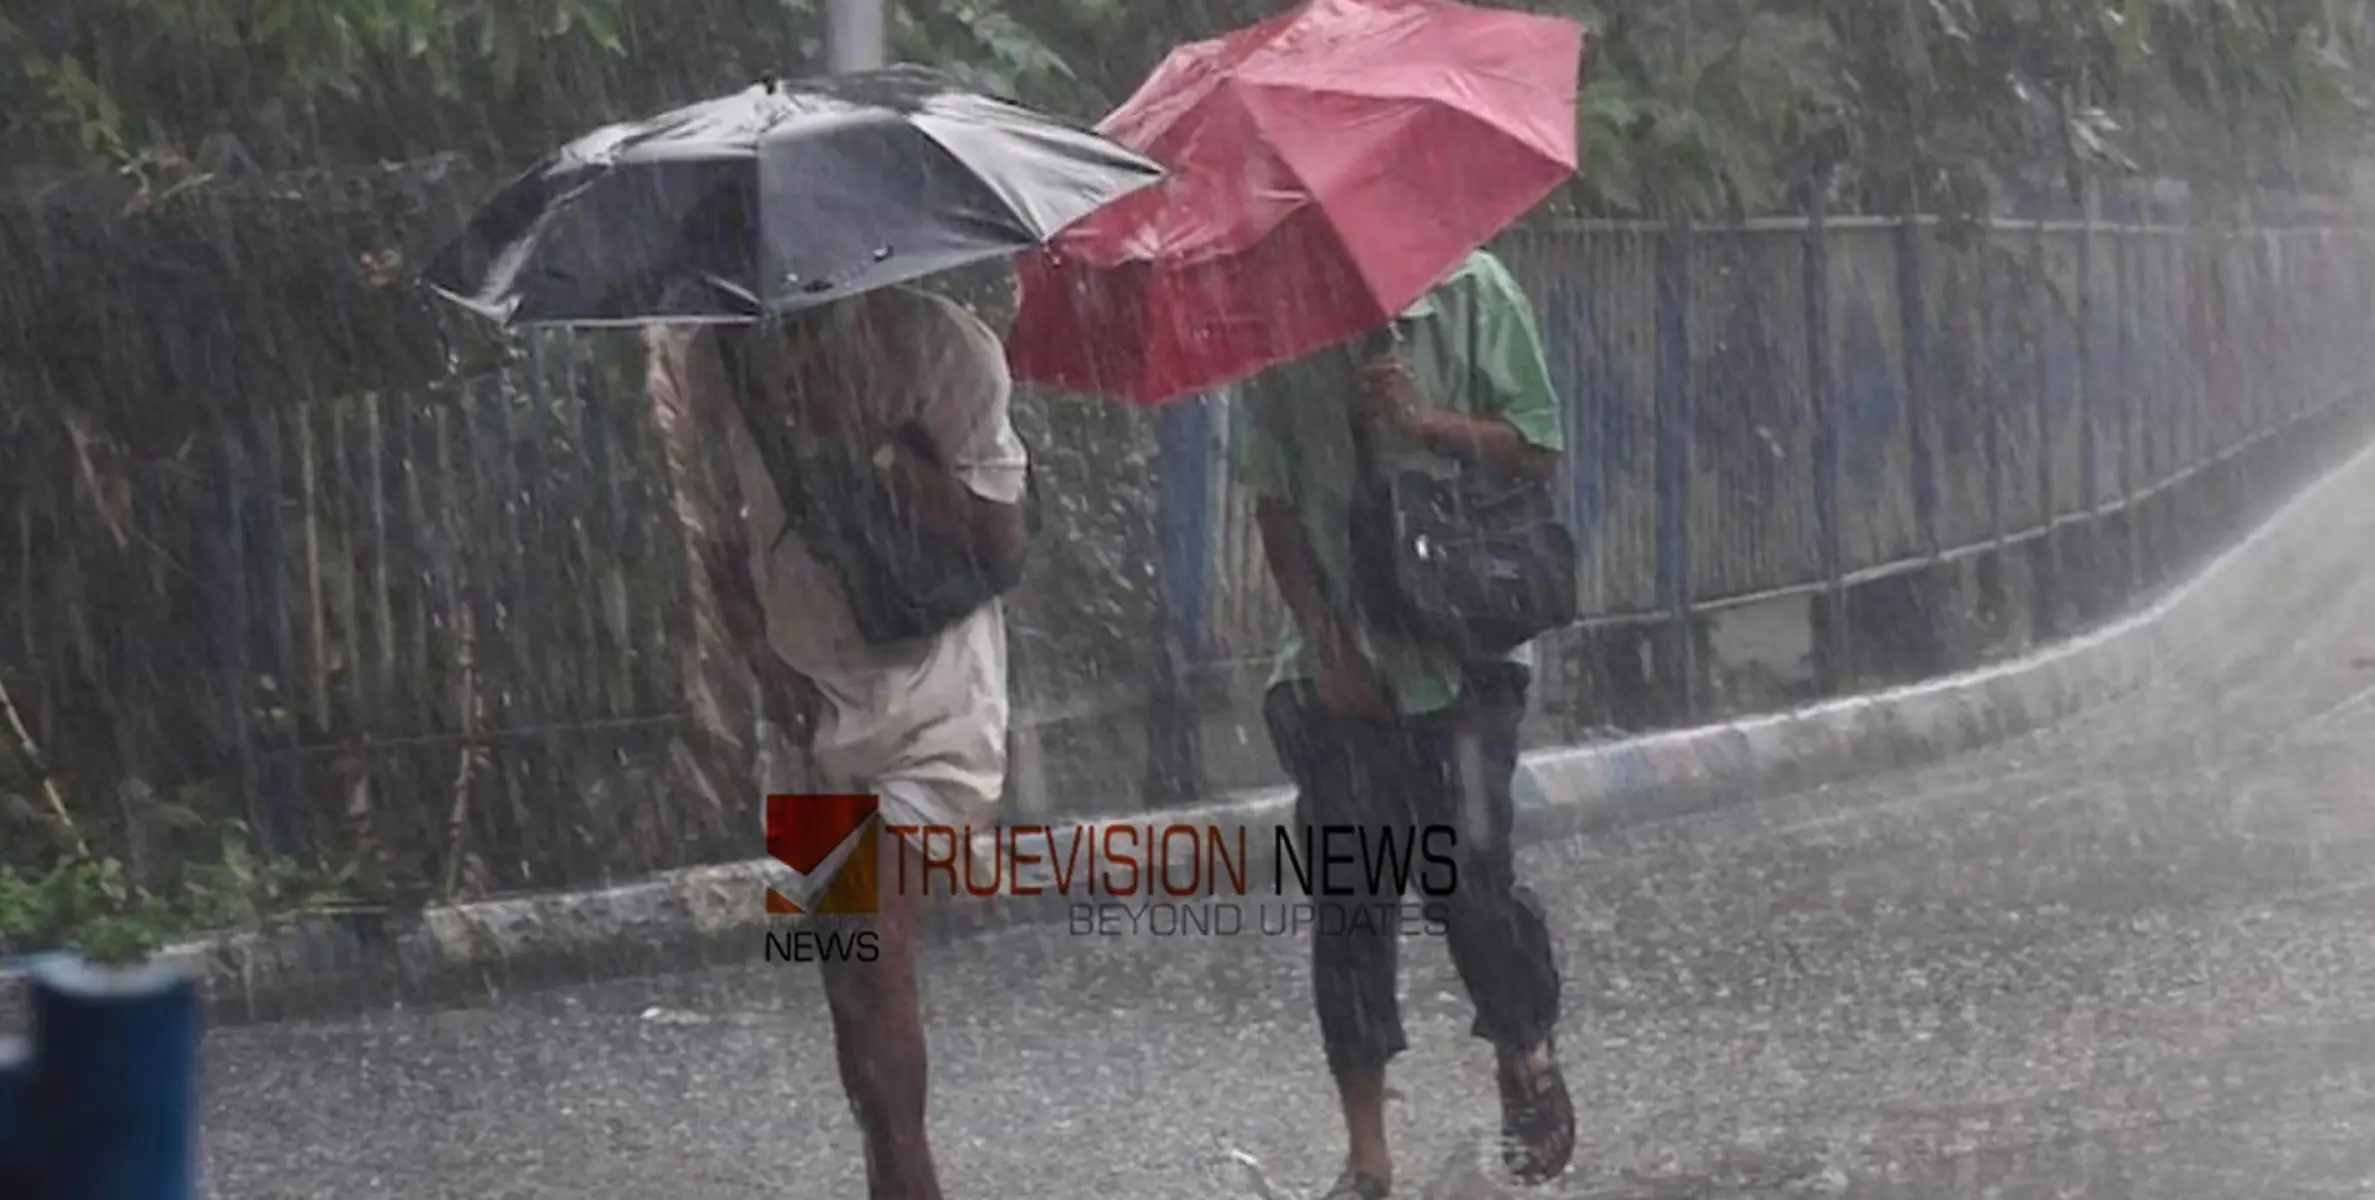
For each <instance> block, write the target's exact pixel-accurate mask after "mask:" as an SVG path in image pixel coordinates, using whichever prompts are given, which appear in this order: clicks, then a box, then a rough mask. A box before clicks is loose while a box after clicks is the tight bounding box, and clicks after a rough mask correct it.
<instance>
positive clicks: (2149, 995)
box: [205, 522, 2375, 1200]
mask: <svg viewBox="0 0 2375 1200" xmlns="http://www.w3.org/2000/svg"><path fill="white" fill-rule="evenodd" d="M2360 524H2361V525H2362V527H2361V528H2357V529H2353V530H2347V531H2346V530H2337V531H2336V534H2337V535H2338V536H2348V537H2350V538H2353V539H2355V540H2356V542H2357V544H2359V545H2362V546H2370V544H2369V542H2368V540H2367V539H2366V537H2365V533H2366V530H2365V528H2364V527H2363V526H2364V525H2365V524H2367V523H2365V522H2362V523H2360ZM2370 548H2375V546H2370ZM2311 583H2314V585H2315V586H2314V587H2311V586H2310V584H2311ZM2287 591H2288V596H2287V597H2285V598H2284V599H2285V600H2287V601H2289V603H2288V608H2289V609H2290V611H2289V612H2287V613H2286V614H2284V615H2283V616H2282V618H2281V620H2280V621H2279V627H2278V628H2276V629H2275V630H2274V631H2273V633H2271V634H2268V635H2267V636H2264V637H2262V639H2261V641H2262V642H2263V643H2264V644H2263V645H2259V646H2255V647H2248V648H2242V649H2238V650H2236V651H2235V652H2233V653H2227V654H2220V655H2213V656H2211V657H2212V658H2213V659H2219V660H2224V661H2220V662H2218V663H2217V664H2216V665H2213V666H2200V667H2187V666H2176V665H2173V666H2172V668H2171V671H2170V674H2169V677H2168V678H2167V679H2166V680H2164V681H2163V682H2162V683H2161V684H2160V685H2159V686H2157V687H2156V688H2155V689H2153V691H2152V692H2151V693H2150V694H2149V695H2147V696H2144V697H2142V698H2140V699H2138V700H2135V701H2133V702H2129V703H2126V704H2123V705H2121V706H2119V707H2117V708H2113V709H2107V710H2103V711H2100V712H2097V713H2094V714H2091V715H2088V716H2085V717H2083V718H2080V719H2078V720H2076V721H2073V722H2071V723H2069V724H2066V725H2064V726H2062V727H2060V728H2057V729H2054V730H2052V731H2049V732H2047V733H2045V734H2042V735H2039V736H2035V737H2031V738H2028V739H2025V740H2022V741H2019V742H2017V743H2013V744H2008V745H2004V746H2001V747H1999V748H1996V749H1994V750H1991V751H1988V752H1985V753H1981V754H1976V755H1972V756H1968V757H1965V758H1962V759H1958V760H1956V761H1953V762H1951V763H1947V764H1944V765H1941V766H1938V767H1935V768H1932V769H1926V770H1921V771H1915V772H1908V773H1903V774H1899V775H1895V776H1892V777H1887V778H1882V779H1877V780H1873V781H1869V782H1866V783H1862V784H1859V785H1855V786H1849V787H1840V788H1833V789H1827V790H1824V791H1822V792H1818V793H1813V794H1810V795H1805V796H1800V797H1794V798H1786V799H1772V800H1762V801H1758V802H1756V803H1753V804H1746V805H1742V806H1739V807H1736V808H1733V809H1729V810H1726V811H1723V812H1719V813H1716V814H1713V815H1711V816H1707V817H1703V818H1696V819H1691V820H1687V821H1679V822H1675V823H1672V824H1669V825H1664V826H1659V827H1654V828H1649V829H1643V830H1639V831H1636V832H1634V833H1631V834H1627V835H1623V836H1617V837H1607V838H1596V839H1593V840H1590V841H1588V842H1582V843H1576V844H1569V845H1563V846H1556V847H1548V848H1544V849H1541V850H1539V851H1536V852H1534V853H1532V854H1530V855H1529V856H1528V858H1527V863H1528V867H1529V870H1530V873H1531V876H1532V878H1533V879H1534V881H1535V882H1536V884H1537V885H1538V887H1539V888H1540V889H1541V890H1542V891H1543V893H1544V894H1545V897H1546V898H1547V899H1548V900H1549V901H1550V903H1551V904H1552V907H1553V911H1554V912H1555V914H1556V919H1557V922H1558V925H1559V929H1560V931H1561V935H1562V938H1563V954H1564V956H1565V962H1566V964H1567V968H1568V971H1569V986H1568V994H1569V1014H1568V1016H1567V1019H1566V1022H1565V1027H1564V1032H1563V1035H1562V1036H1563V1039H1564V1042H1565V1045H1566V1048H1567V1058H1568V1060H1569V1066H1570V1073H1571V1076H1572V1080H1573V1083H1574V1085H1575V1087H1576V1089H1577V1101H1578V1105H1579V1108H1580V1110H1581V1112H1582V1117H1583V1126H1582V1131H1581V1137H1582V1149H1581V1151H1580V1154H1579V1157H1578V1166H1577V1169H1576V1170H1575V1171H1574V1172H1573V1173H1572V1174H1571V1175H1570V1176H1569V1177H1568V1178H1567V1179H1566V1180H1564V1181H1562V1182H1561V1183H1559V1184H1556V1185H1553V1186H1552V1187H1550V1188H1547V1189H1543V1190H1542V1191H1541V1192H1539V1193H1537V1194H1541V1195H1545V1196H1626V1197H1635V1196H1639V1197H1649V1196H1656V1197H1734V1196H1738V1197H1749V1196H1758V1197H1764V1196H1787V1195H1844V1196H1903V1197H1938V1196H2003V1197H2062V1196H2101V1197H2138V1198H2153V1200H2179V1198H2185V1197H2218V1198H2229V1197H2233V1198H2260V1197H2290V1196H2375V787H2371V786H2370V785H2371V784H2375V572H2370V571H2343V572H2340V573H2332V572H2329V574H2328V576H2327V577H2324V578H2320V579H2317V580H2314V581H2305V580H2294V581H2289V582H2288V587H2287ZM2273 619H2274V618H2272V620H2273ZM1304 954H1305V949H1304V947H1303V946H1302V945H1301V944H1299V943H1298V942H1295V941H1292V940H1289V939H1285V938H1260V937H1240V938H1235V939H1228V940H1198V939H1189V940H1181V939H1155V938H1138V939H1128V938H1118V939H1117V938H1097V937H1075V936H1071V935H1070V934H1069V933H1068V932H1066V931H1064V930H1061V929H1053V930H1036V931H1031V930H1025V931H1019V932H1012V933H1007V934H1001V935H998V936H995V937H991V938H985V939H981V940H976V941H971V942H966V943H961V944H956V945H952V946H948V947H944V948H941V949H939V950H938V951H937V952H936V956H935V959H934V961H933V962H932V964H931V968H930V989H931V994H930V1008H931V1020H932V1022H933V1026H934V1034H933V1045H932V1049H933V1054H934V1056H935V1058H934V1069H935V1072H936V1078H935V1083H936V1087H937V1090H936V1092H935V1094H934V1113H933V1119H934V1130H935V1138H936V1143H937V1150H938V1153H939V1156H940V1158H941V1161H942V1166H943V1169H944V1172H945V1174H946V1176H947V1178H948V1179H949V1180H950V1182H951V1186H952V1194H953V1195H955V1196H958V1197H965V1198H968V1200H989V1198H1002V1197H1014V1198H1024V1197H1030V1198H1035V1200H1067V1198H1073V1197H1081V1198H1086V1197H1097V1198H1100V1200H1103V1198H1108V1197H1119V1198H1128V1200H1162V1198H1165V1197H1195V1198H1198V1200H1209V1198H1215V1197H1237V1196H1245V1195H1248V1194H1250V1193H1249V1191H1248V1189H1247V1187H1246V1186H1245V1185H1244V1183H1243V1182H1242V1179H1241V1177H1240V1176H1238V1175H1236V1174H1234V1173H1232V1172H1233V1171H1234V1170H1235V1168H1234V1167H1232V1166H1231V1165H1230V1163H1229V1160H1228V1158H1227V1154H1226V1150H1225V1148H1226V1147H1236V1148H1240V1149H1242V1150H1244V1151H1245V1152H1247V1153H1250V1154H1251V1155H1253V1156H1254V1157H1256V1158H1257V1159H1259V1160H1260V1161H1261V1162H1262V1163H1263V1164H1265V1166H1266V1167H1267V1169H1268V1171H1269V1172H1270V1173H1271V1174H1272V1175H1273V1176H1274V1177H1276V1179H1277V1180H1278V1181H1279V1182H1280V1183H1282V1184H1284V1185H1287V1186H1288V1187H1289V1188H1292V1189H1296V1190H1300V1189H1306V1188H1315V1185H1318V1184H1321V1183H1324V1181H1325V1179H1326V1177H1327V1176H1329V1175H1330V1174H1332V1173H1333V1167H1334V1166H1335V1164H1336V1161H1337V1157H1338V1155H1339V1154H1340V1152H1341V1146H1342V1143H1341V1138H1340V1135H1339V1133H1338V1130H1337V1127H1336V1124H1335V1120H1334V1118H1333V1116H1332V1110H1331V1107H1330V1099H1329V1095H1330V1094H1329V1088H1328V1086H1327V1084H1326V1082H1325V1079H1324V1077H1323V1073H1322V1071H1321V1068H1320V1063H1319V1057H1318V1053H1317V1049H1316V1045H1315V1043H1314V1036H1313V1023H1312V1019H1311V1017H1310V1015H1309V991H1308V985H1307V982H1306V979H1305V977H1304V971H1305V967H1304V963H1305V958H1304ZM1405 964H1406V965H1405V978H1406V989H1407V993H1408V996H1409V1006H1410V1009H1411V1012H1410V1015H1409V1018H1408V1021H1409V1025H1410V1027H1411V1032H1412V1037H1413V1041H1414V1042H1415V1048H1414V1049H1413V1051H1412V1052H1411V1053H1410V1054H1408V1055H1407V1056H1405V1058H1404V1059H1403V1061H1402V1063H1401V1064H1400V1065H1399V1067H1398V1068H1397V1075H1396V1082H1397V1085H1398V1086H1399V1088H1400V1089H1401V1090H1402V1092H1404V1093H1405V1094H1406V1098H1405V1099H1404V1100H1403V1101H1402V1102H1401V1103H1399V1104H1398V1105H1397V1106H1396V1110H1395V1113H1394V1123H1395V1130H1396V1137H1397V1138H1398V1139H1399V1146H1400V1150H1401V1156H1400V1157H1401V1162H1402V1175H1403V1179H1404V1182H1405V1185H1406V1188H1407V1191H1406V1194H1408V1195H1412V1196H1417V1195H1420V1194H1421V1192H1422V1191H1423V1188H1424V1184H1425V1182H1426V1180H1427V1178H1428V1177H1429V1176H1431V1175H1433V1174H1435V1172H1436V1170H1437V1168H1438V1166H1439V1164H1441V1163H1443V1162H1444V1161H1445V1160H1446V1158H1447V1156H1451V1157H1456V1156H1457V1155H1458V1154H1459V1153H1460V1152H1461V1147H1463V1146H1464V1145H1467V1144H1469V1142H1470V1140H1471V1139H1472V1138H1474V1137H1475V1136H1476V1135H1478V1134H1479V1133H1480V1132H1481V1131H1483V1130H1485V1129H1487V1128H1488V1127H1489V1126H1490V1125H1491V1124H1492V1123H1493V1112H1494V1108H1493V1101H1492V1099H1491V1096H1492V1092H1491V1082H1490V1075H1489V1064H1488V1058H1487V1055H1486V1053H1485V1052H1484V1050H1483V1048H1482V1047H1481V1045H1480V1044H1478V1043H1475V1042H1472V1041H1471V1040H1470V1039H1468V1038H1467V1037H1466V1036H1465V1031H1466V1024H1467V1019H1468V1010H1467V1006H1466V1002H1465V1000H1464V999H1463V998H1462V997H1461V996H1460V993H1459V989H1458V985H1457V983H1456V980H1455V977H1454V976H1453V975H1452V973H1451V970H1450V967H1449V964H1448V961H1447V959H1446V957H1445V955H1444V954H1443V952H1442V950H1441V948H1440V946H1439V945H1437V944H1434V943H1432V942H1426V941H1421V942H1417V943H1413V944H1412V947H1411V951H1410V953H1408V954H1407V955H1406V957H1405ZM654 1009H658V1010H661V1011H660V1012H658V1013H657V1014H652V1013H651V1012H650V1010H654ZM206 1066H207V1073H208V1078H207V1084H206V1087H207V1101H206V1118H205V1120H206V1125H205V1140H206V1151H207V1158H208V1162H207V1173H208V1178H209V1181H210V1189H211V1194H213V1195H216V1196H221V1197H240V1198H245V1197H277V1196H289V1197H337V1198H338V1200H367V1198H375V1197H406V1198H424V1200H425V1198H429V1197H468V1198H470V1200H495V1198H512V1197H517V1198H523V1200H524V1198H528V1197H571V1198H580V1197H635V1198H641V1197H651V1198H654V1200H707V1198H715V1200H742V1198H746V1197H760V1196H767V1197H794V1198H805V1197H836V1198H838V1197H851V1196H859V1195H862V1194H863V1189H862V1186H861V1184H860V1182H859V1180H860V1166H859V1157H858V1148H857V1145H856V1142H855V1140H854V1138H853V1136H852V1132H851V1128H850V1123H849V1118H848V1117H847V1115H846V1110H845V1109H844V1107H843V1105H842V1103H841V1100H840V1097H839V1093H838V1089H837V1086H836V1083H835V1071H834V1067H833V1064H832V1057H831V1050H830V1046H829V1044H828V1041H827V1033H826V1029H825V1025H824V1022H823V1020H822V1008H821V1002H820V999H819V995H818V991H817V988H816V985H815V981H814V980H813V979H812V978H810V976H809V972H808V971H806V970H804V969H798V968H792V967H781V966H774V967H770V966H751V967H746V968H740V969H729V970H718V971H712V972H708V973H703V974H696V975H685V976H677V977H671V978H665V979H652V980H643V981H635V982H626V983H611V984H602V985H596V986H588V987H584V988H581V989H576V990H570V991H563V992H555V993H546V994H540V995H532V996H520V997H517V998H513V999H509V1000H507V1001H504V1002H501V1003H497V1004H493V1005H489V1006H483V1007H473V1008H467V1009H458V1010H447V1011H438V1012H407V1013H393V1014H382V1015H376V1016H370V1017H366V1018H361V1019H355V1020H343V1021H337V1022H329V1023H312V1024H289V1025H280V1026H268V1027H256V1028H242V1029H232V1030H226V1031H223V1032H220V1033H218V1034H216V1035H214V1036H213V1037H212V1038H211V1040H210V1042H209V1045H208V1056H207V1064H206Z"/></svg>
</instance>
